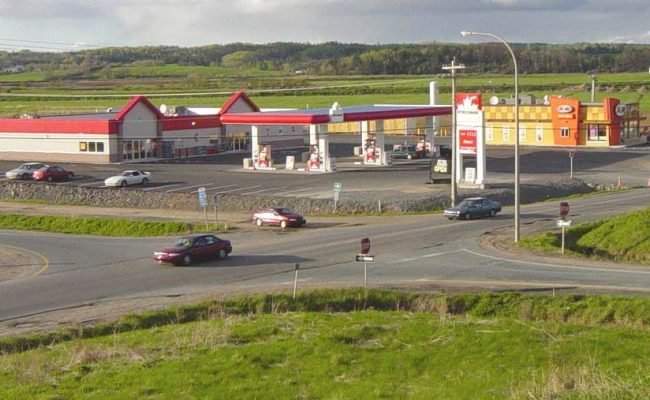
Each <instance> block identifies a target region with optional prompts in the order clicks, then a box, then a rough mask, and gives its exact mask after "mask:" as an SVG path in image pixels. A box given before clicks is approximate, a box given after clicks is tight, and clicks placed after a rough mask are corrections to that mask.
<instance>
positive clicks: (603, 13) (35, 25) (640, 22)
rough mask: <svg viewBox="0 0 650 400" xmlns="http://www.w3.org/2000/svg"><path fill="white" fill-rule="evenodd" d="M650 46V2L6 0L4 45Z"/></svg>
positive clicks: (0, 21)
mask: <svg viewBox="0 0 650 400" xmlns="http://www.w3.org/2000/svg"><path fill="white" fill-rule="evenodd" d="M463 30H469V31H478V32H488V33H492V34H495V35H497V36H499V37H501V38H503V39H504V40H506V41H507V42H511V43H556V44H562V43H578V42H590V43H596V42H598V43H641V44H650V1H648V0H318V1H313V0H229V1H224V0H107V1H98V0H92V1H89V0H20V1H15V0H0V50H10V51H13V50H19V49H30V50H33V51H61V50H63V51H69V50H77V49H78V50H81V49H88V48H96V47H107V46H145V45H147V46H157V45H173V46H181V47H194V46H203V45H208V44H227V43H234V42H245V43H259V44H263V43H271V42H299V43H323V42H329V41H335V42H341V43H365V44H386V43H431V42H453V43H475V42H481V41H485V40H486V38H480V37H467V38H465V37H462V36H461V35H460V32H461V31H463Z"/></svg>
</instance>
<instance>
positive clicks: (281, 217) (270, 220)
mask: <svg viewBox="0 0 650 400" xmlns="http://www.w3.org/2000/svg"><path fill="white" fill-rule="evenodd" d="M253 221H254V222H255V224H256V225H257V226H262V225H279V226H280V228H283V229H284V228H286V227H287V226H295V227H301V226H303V225H304V224H306V223H307V221H306V220H305V218H304V217H303V216H302V215H300V214H296V213H294V212H293V211H291V210H289V209H288V208H282V207H269V208H266V209H264V210H260V211H257V212H256V213H254V214H253Z"/></svg>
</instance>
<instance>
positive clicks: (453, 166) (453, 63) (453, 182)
mask: <svg viewBox="0 0 650 400" xmlns="http://www.w3.org/2000/svg"><path fill="white" fill-rule="evenodd" d="M463 68H465V66H464V65H463V64H456V57H454V58H452V59H451V64H450V65H444V66H443V67H442V69H444V70H450V71H451V206H452V207H455V206H456V195H457V192H458V189H457V187H456V160H457V158H458V154H457V153H458V151H457V150H456V70H457V69H463Z"/></svg>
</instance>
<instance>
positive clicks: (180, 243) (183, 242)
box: [174, 238, 192, 248]
mask: <svg viewBox="0 0 650 400" xmlns="http://www.w3.org/2000/svg"><path fill="white" fill-rule="evenodd" d="M174 246H176V247H184V248H187V247H191V246H192V240H190V239H188V238H180V239H178V240H177V241H176V243H174Z"/></svg>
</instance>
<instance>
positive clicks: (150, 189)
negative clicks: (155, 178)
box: [142, 183, 180, 192]
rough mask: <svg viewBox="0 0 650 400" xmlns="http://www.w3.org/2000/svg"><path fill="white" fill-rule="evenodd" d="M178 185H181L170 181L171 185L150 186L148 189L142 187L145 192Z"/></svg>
mask: <svg viewBox="0 0 650 400" xmlns="http://www.w3.org/2000/svg"><path fill="white" fill-rule="evenodd" d="M178 185H180V183H170V184H169V185H163V186H152V187H148V188H146V189H142V191H143V192H150V191H154V190H160V189H164V188H168V187H172V186H178Z"/></svg>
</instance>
